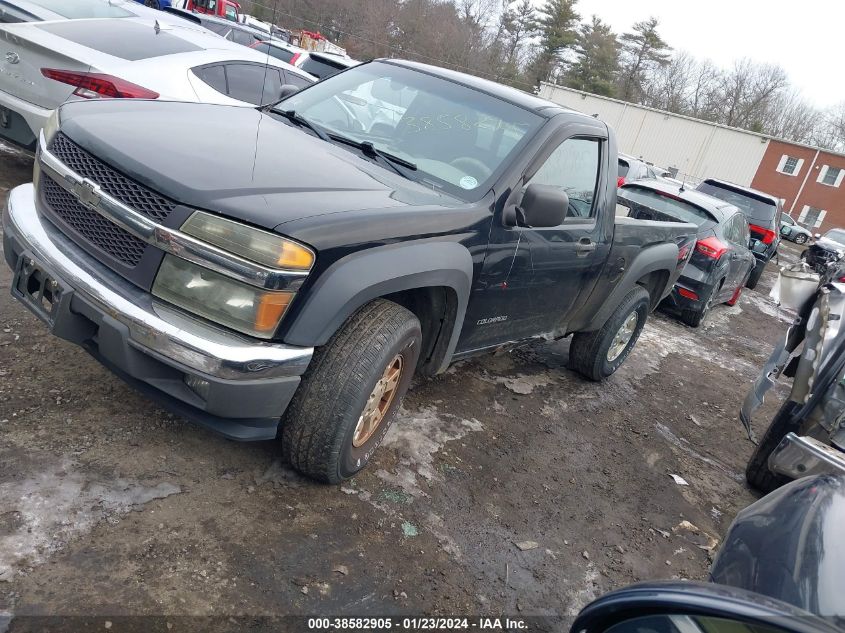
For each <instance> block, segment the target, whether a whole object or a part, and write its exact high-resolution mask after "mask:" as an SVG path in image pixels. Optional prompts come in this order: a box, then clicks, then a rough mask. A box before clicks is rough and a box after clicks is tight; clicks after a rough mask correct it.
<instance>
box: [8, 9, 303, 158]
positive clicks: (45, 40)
mask: <svg viewBox="0 0 845 633" xmlns="http://www.w3.org/2000/svg"><path fill="white" fill-rule="evenodd" d="M314 80H315V79H314V78H313V77H312V76H311V75H309V74H308V73H306V72H304V71H301V70H299V69H297V68H294V67H293V66H291V65H289V64H286V63H284V62H281V61H279V60H277V59H274V58H272V57H270V56H268V55H266V54H264V55H262V54H261V53H258V52H257V51H253V50H250V49H249V48H246V47H244V46H241V45H239V44H235V43H232V42H229V41H228V40H225V39H223V38H222V37H219V36H217V35H214V34H210V33H208V32H202V31H198V30H197V29H196V28H194V27H193V26H192V25H190V24H187V25H186V26H180V25H177V24H173V23H164V22H159V21H157V20H154V19H148V18H140V17H127V18H123V19H118V18H105V19H78V20H48V21H41V22H20V23H12V24H0V140H5V141H10V142H12V143H14V144H15V145H18V146H20V147H23V148H25V149H29V150H33V149H34V148H35V144H36V139H37V138H38V133H39V132H40V130H41V128H42V126H43V125H44V122H45V121H46V120H47V118H48V117H49V116H50V114H51V113H52V111H53V110H54V109H55V108H56V107H58V106H59V105H61V104H62V103H64V102H65V101H67V100H68V99H101V98H138V99H164V100H171V101H193V102H203V103H217V104H223V105H242V106H256V105H262V104H266V103H271V102H274V101H277V100H278V99H279V97H280V96H281V95H282V86H285V85H293V86H296V87H297V88H302V87H304V86H307V85H308V84H310V83H313V82H314Z"/></svg>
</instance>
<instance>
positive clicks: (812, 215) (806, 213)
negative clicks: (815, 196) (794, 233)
mask: <svg viewBox="0 0 845 633" xmlns="http://www.w3.org/2000/svg"><path fill="white" fill-rule="evenodd" d="M826 215H827V211H825V210H824V209H817V208H816V207H811V206H809V205H804V209H803V210H802V211H801V215H799V216H798V223H799V224H803V225H804V226H805V227H807V228H818V227H820V226H821V225H822V222H823V221H824V216H826Z"/></svg>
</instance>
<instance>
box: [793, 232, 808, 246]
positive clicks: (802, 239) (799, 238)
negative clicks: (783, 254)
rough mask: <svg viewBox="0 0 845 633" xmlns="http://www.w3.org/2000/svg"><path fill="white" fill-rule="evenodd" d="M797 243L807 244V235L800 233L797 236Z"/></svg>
mask: <svg viewBox="0 0 845 633" xmlns="http://www.w3.org/2000/svg"><path fill="white" fill-rule="evenodd" d="M795 243H796V244H806V243H807V236H806V235H804V234H803V233H799V234H798V235H796V236H795Z"/></svg>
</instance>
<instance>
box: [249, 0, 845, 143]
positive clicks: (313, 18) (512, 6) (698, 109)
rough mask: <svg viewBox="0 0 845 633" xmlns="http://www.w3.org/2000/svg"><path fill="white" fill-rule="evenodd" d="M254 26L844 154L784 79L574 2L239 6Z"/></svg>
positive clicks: (301, 0)
mask: <svg viewBox="0 0 845 633" xmlns="http://www.w3.org/2000/svg"><path fill="white" fill-rule="evenodd" d="M242 4H244V5H245V6H244V8H245V10H246V11H247V12H250V13H252V14H253V15H255V16H256V17H259V18H261V19H265V20H270V21H274V22H275V23H277V24H279V25H282V26H286V27H289V28H305V29H308V30H319V31H321V32H322V33H323V34H324V35H326V37H328V38H329V39H331V40H332V41H335V42H337V43H339V44H340V45H341V46H343V47H344V48H346V49H347V51H348V52H349V54H350V55H351V56H352V57H355V58H358V59H371V58H373V57H403V58H407V59H413V60H417V61H422V62H426V63H431V64H436V65H440V66H446V67H449V68H453V69H456V70H462V71H464V72H468V73H472V74H476V75H479V76H483V77H487V78H490V79H493V80H495V81H499V82H501V83H506V84H510V85H513V86H515V87H518V88H521V89H523V90H527V91H532V90H534V89H535V88H536V87H537V86H538V85H539V84H540V82H543V81H545V82H551V83H555V84H559V85H563V86H567V87H570V88H575V89H577V90H584V91H586V92H591V93H595V94H599V95H604V96H609V97H614V98H618V99H622V100H625V101H630V102H633V103H639V104H642V105H646V106H649V107H653V108H658V109H661V110H668V111H670V112H674V113H677V114H683V115H688V116H692V117H695V118H699V119H705V120H707V121H713V122H716V123H721V124H724V125H729V126H732V127H739V128H743V129H747V130H752V131H755V132H760V133H763V134H768V135H771V136H776V137H781V138H785V139H788V140H791V141H796V142H801V143H810V144H813V145H818V146H821V147H826V148H830V149H836V150H845V103H842V104H839V105H837V106H834V107H831V108H828V109H824V110H822V109H818V108H816V107H814V106H813V105H812V104H810V103H809V102H808V101H807V100H806V99H804V98H803V97H802V95H801V94H800V92H799V91H798V89H797V88H796V87H795V86H794V85H792V84H791V83H790V81H789V78H788V76H787V74H786V72H785V71H784V69H783V68H781V67H780V66H777V65H773V64H760V63H754V62H752V61H751V60H749V59H740V60H737V61H736V62H734V64H733V65H732V66H730V67H729V68H719V67H717V66H716V65H715V64H714V63H713V62H711V61H709V60H701V59H697V58H696V57H694V56H693V55H691V54H689V53H687V52H685V51H675V50H673V49H672V48H671V47H670V46H669V45H668V44H667V43H666V42H665V41H664V39H663V37H662V36H661V35H660V32H659V27H660V22H659V20H658V19H657V18H655V17H646V18H645V19H643V20H642V21H640V22H636V23H635V24H633V25H632V27H631V28H630V30H628V31H626V32H624V33H615V32H614V31H613V30H612V29H611V27H610V26H609V25H608V24H607V23H605V22H603V21H602V20H601V18H600V17H599V16H595V15H593V16H589V17H585V16H582V15H581V14H579V12H578V6H577V5H578V2H577V0H546V2H545V3H544V4H542V5H540V6H535V3H533V2H532V1H531V0H243V2H242Z"/></svg>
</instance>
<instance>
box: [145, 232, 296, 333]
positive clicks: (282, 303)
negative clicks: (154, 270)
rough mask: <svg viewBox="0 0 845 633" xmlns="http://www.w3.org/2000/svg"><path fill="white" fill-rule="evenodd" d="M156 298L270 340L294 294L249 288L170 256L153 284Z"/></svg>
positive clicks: (167, 256)
mask: <svg viewBox="0 0 845 633" xmlns="http://www.w3.org/2000/svg"><path fill="white" fill-rule="evenodd" d="M209 241H210V240H209ZM153 295H155V296H156V297H159V298H160V299H164V300H165V301H168V302H170V303H172V304H174V305H177V306H179V307H180V308H184V309H185V310H187V311H189V312H192V313H193V314H196V315H198V316H201V317H205V318H206V319H209V320H210V321H214V322H215V323H219V324H221V325H225V326H227V327H230V328H232V329H233V330H237V331H239V332H243V333H245V334H250V335H252V336H256V337H258V338H270V337H271V336H272V335H273V332H275V330H276V327H277V326H278V325H279V322H280V321H281V320H282V317H283V316H284V314H285V310H287V307H288V305H289V304H290V302H291V300H292V299H293V296H294V293H292V292H276V291H268V290H262V289H260V288H256V287H254V286H248V285H246V284H243V283H241V282H239V281H235V280H234V279H230V278H229V277H225V276H223V275H221V274H219V273H216V272H214V271H211V270H208V269H207V268H203V267H201V266H197V265H196V264H192V263H191V262H188V261H185V260H184V259H180V258H178V257H174V256H173V255H166V256H165V258H164V261H163V262H162V263H161V268H160V269H159V271H158V275H156V278H155V283H154V284H153Z"/></svg>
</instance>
